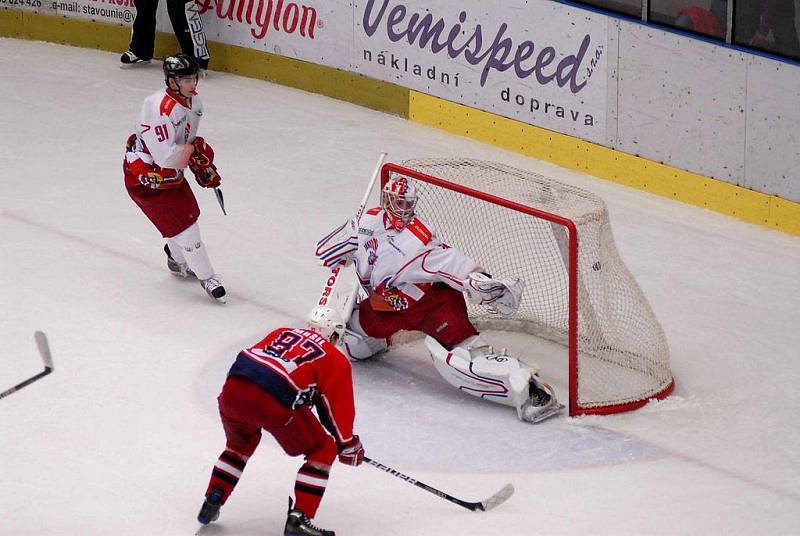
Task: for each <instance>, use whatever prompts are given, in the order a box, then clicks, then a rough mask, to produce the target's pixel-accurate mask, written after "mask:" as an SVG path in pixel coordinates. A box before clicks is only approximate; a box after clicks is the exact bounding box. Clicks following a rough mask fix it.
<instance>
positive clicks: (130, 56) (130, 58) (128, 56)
mask: <svg viewBox="0 0 800 536" xmlns="http://www.w3.org/2000/svg"><path fill="white" fill-rule="evenodd" d="M119 62H120V67H121V68H122V69H127V68H129V67H133V66H134V65H147V64H148V63H150V59H149V58H147V59H145V58H140V57H139V56H137V55H136V54H134V53H133V52H131V51H130V50H129V51H127V52H124V53H123V54H122V56H121V57H120V59H119Z"/></svg>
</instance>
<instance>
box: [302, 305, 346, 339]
mask: <svg viewBox="0 0 800 536" xmlns="http://www.w3.org/2000/svg"><path fill="white" fill-rule="evenodd" d="M306 326H307V327H308V329H312V330H314V331H316V332H317V333H319V334H320V335H322V336H323V337H325V338H326V339H328V340H330V339H331V337H332V336H333V335H334V333H335V334H336V335H337V336H338V338H339V339H341V338H342V336H343V335H344V331H345V329H346V327H347V326H346V324H345V322H344V319H342V315H341V314H339V311H337V310H336V309H334V308H332V307H327V306H325V305H320V306H319V307H315V308H314V309H313V310H312V311H311V314H309V315H308V319H307V320H306Z"/></svg>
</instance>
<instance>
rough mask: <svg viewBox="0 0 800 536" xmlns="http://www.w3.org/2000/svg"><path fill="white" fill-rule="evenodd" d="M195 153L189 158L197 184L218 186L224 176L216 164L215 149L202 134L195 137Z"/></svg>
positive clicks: (211, 186)
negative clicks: (221, 175) (220, 173)
mask: <svg viewBox="0 0 800 536" xmlns="http://www.w3.org/2000/svg"><path fill="white" fill-rule="evenodd" d="M193 145H194V153H192V156H191V158H189V169H191V170H192V173H193V174H194V178H195V180H196V181H197V184H199V185H200V186H202V187H203V188H216V187H218V186H219V185H220V183H221V182H222V178H221V177H220V176H219V173H218V172H217V166H215V165H214V149H212V148H211V146H210V145H209V144H207V143H206V140H205V139H203V137H202V136H197V137H196V138H195V139H194V143H193Z"/></svg>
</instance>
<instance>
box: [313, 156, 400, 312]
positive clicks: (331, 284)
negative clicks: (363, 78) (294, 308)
mask: <svg viewBox="0 0 800 536" xmlns="http://www.w3.org/2000/svg"><path fill="white" fill-rule="evenodd" d="M387 154H388V153H386V152H385V151H384V152H382V153H381V154H380V156H379V157H378V163H377V164H376V165H375V170H374V171H373V172H372V177H370V180H369V184H368V185H367V191H366V192H364V197H363V198H362V199H361V204H360V205H359V207H358V210H356V215H355V218H354V221H355V222H356V225H358V222H359V221H360V220H361V216H362V215H363V214H364V209H366V208H367V201H369V196H370V194H371V193H372V189H373V188H374V187H375V181H377V180H378V176H379V175H380V172H381V167H382V166H383V162H384V160H385V159H386V155H387ZM343 267H344V266H343V265H342V264H339V265H337V266H334V267H333V269H332V270H331V274H330V276H328V279H327V280H326V281H325V286H324V287H323V288H322V293H321V294H320V297H319V300H317V305H326V304H328V300H329V297H330V296H332V295H333V294H334V291H335V289H336V284H337V283H338V282H339V277H340V275H341V273H342V269H343ZM360 288H361V285H360V284H356V285H354V286H353V289H352V291H351V292H350V294H349V295H348V296H347V301H346V302H345V303H344V307H343V310H342V311H339V312H340V313H342V319H343V320H344V321H345V323H347V321H348V320H350V314H351V313H352V312H353V305H355V301H356V298H357V297H358V291H359V289H360Z"/></svg>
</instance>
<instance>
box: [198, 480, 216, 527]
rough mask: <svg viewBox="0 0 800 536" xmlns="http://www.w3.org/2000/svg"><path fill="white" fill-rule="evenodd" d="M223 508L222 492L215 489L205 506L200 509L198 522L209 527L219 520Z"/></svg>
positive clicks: (212, 489)
mask: <svg viewBox="0 0 800 536" xmlns="http://www.w3.org/2000/svg"><path fill="white" fill-rule="evenodd" d="M220 508H222V490H221V489H219V488H217V487H213V488H211V493H209V494H208V497H206V500H205V501H204V502H203V506H201V507H200V513H199V514H197V521H198V522H200V523H201V524H203V525H208V524H209V523H212V522H214V521H216V520H217V519H218V518H219V509H220Z"/></svg>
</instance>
